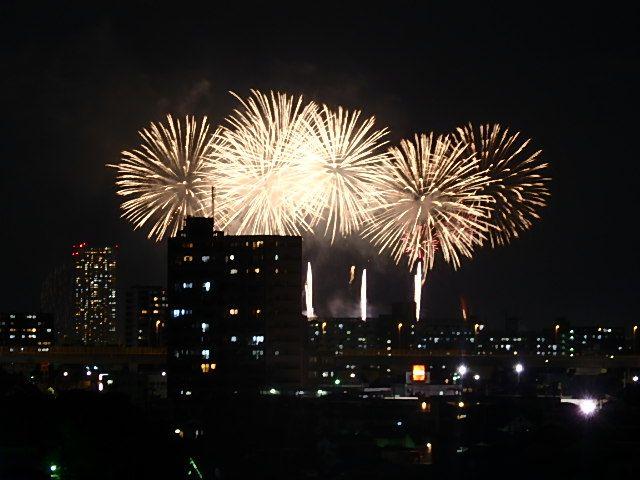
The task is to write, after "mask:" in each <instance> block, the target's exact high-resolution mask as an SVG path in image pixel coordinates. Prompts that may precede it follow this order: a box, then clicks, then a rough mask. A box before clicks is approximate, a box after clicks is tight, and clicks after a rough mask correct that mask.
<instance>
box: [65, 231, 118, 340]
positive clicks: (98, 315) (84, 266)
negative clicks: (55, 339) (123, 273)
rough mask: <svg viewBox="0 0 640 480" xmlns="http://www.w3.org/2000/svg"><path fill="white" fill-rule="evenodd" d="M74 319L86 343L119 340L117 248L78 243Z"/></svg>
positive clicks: (75, 248)
mask: <svg viewBox="0 0 640 480" xmlns="http://www.w3.org/2000/svg"><path fill="white" fill-rule="evenodd" d="M71 255H72V257H73V260H74V262H73V263H74V270H73V277H74V282H73V288H74V298H73V300H74V302H73V304H74V309H73V323H74V330H75V336H76V340H77V341H78V342H79V343H81V344H83V345H110V344H114V343H115V342H116V315H117V313H116V264H117V261H116V249H115V248H114V247H108V246H107V247H89V246H88V245H87V244H86V243H80V244H78V245H75V246H74V248H73V251H72V254H71Z"/></svg>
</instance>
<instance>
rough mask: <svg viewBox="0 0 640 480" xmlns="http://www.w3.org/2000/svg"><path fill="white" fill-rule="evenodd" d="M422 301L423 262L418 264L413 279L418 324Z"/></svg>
mask: <svg viewBox="0 0 640 480" xmlns="http://www.w3.org/2000/svg"><path fill="white" fill-rule="evenodd" d="M421 299H422V262H418V266H417V268H416V274H415V275H414V277H413V301H414V302H415V304H416V322H417V321H420V301H421Z"/></svg>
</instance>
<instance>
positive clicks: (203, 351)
mask: <svg viewBox="0 0 640 480" xmlns="http://www.w3.org/2000/svg"><path fill="white" fill-rule="evenodd" d="M202 358H203V359H205V360H209V350H202Z"/></svg>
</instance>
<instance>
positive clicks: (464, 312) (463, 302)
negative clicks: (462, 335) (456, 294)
mask: <svg viewBox="0 0 640 480" xmlns="http://www.w3.org/2000/svg"><path fill="white" fill-rule="evenodd" d="M460 310H461V311H462V320H464V321H465V322H466V321H467V302H466V300H465V299H464V297H463V296H460Z"/></svg>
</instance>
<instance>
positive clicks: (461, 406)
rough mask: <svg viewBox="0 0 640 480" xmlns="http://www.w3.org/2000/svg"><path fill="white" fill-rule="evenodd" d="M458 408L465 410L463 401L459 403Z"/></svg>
mask: <svg viewBox="0 0 640 480" xmlns="http://www.w3.org/2000/svg"><path fill="white" fill-rule="evenodd" d="M458 407H459V408H464V402H463V401H462V400H461V401H459V402H458Z"/></svg>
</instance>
